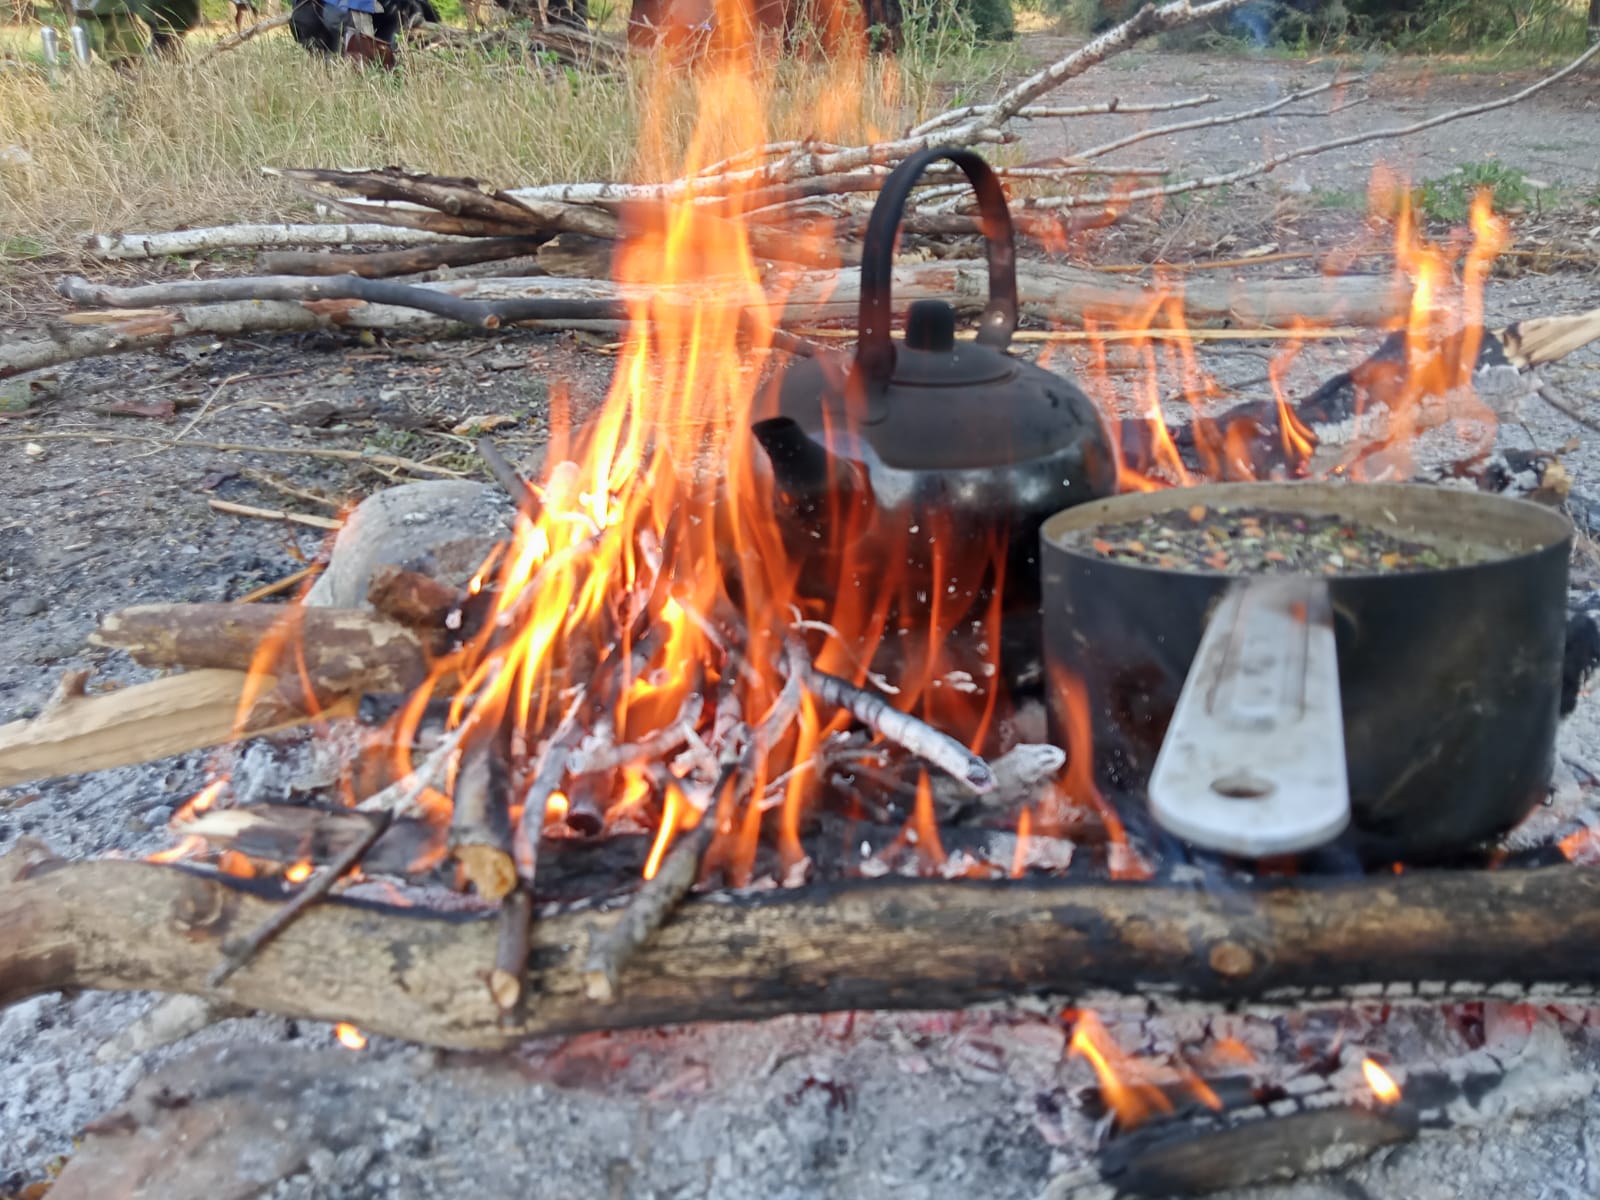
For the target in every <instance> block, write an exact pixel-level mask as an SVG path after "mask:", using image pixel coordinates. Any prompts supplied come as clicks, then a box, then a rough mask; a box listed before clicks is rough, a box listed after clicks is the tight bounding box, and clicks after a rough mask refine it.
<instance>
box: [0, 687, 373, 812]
mask: <svg viewBox="0 0 1600 1200" xmlns="http://www.w3.org/2000/svg"><path fill="white" fill-rule="evenodd" d="M246 680H247V676H246V674H245V672H243V671H227V670H205V671H190V672H188V673H186V674H183V675H173V676H169V677H168V678H165V679H155V680H152V681H151V682H149V683H140V684H135V685H134V686H132V687H126V688H122V689H120V690H118V691H114V692H105V693H101V694H99V695H93V696H83V697H79V698H75V699H68V700H66V701H64V702H63V703H62V704H60V705H58V706H56V707H55V708H53V709H52V710H51V711H49V712H46V713H43V714H41V715H40V716H37V717H35V718H33V719H32V720H28V721H13V722H12V723H11V724H9V725H0V787H9V786H11V785H13V784H18V783H26V782H27V781H29V780H33V779H51V778H54V777H56V776H59V775H72V774H77V773H79V772H83V771H104V770H107V769H108V768H111V767H125V766H129V765H132V764H134V763H142V762H151V761H153V760H155V759H158V758H165V757H167V756H168V755H171V754H182V753H184V752H186V751H189V750H200V749H204V748H205V747H208V746H219V745H222V744H223V743H225V742H230V741H233V740H234V739H235V738H236V737H239V736H242V735H245V734H256V733H266V732H269V731H271V730H275V729H287V728H289V727H291V726H294V725H299V724H303V723H304V722H306V721H308V720H310V719H311V718H310V717H308V716H306V715H305V714H304V713H302V712H299V711H297V710H295V709H293V708H291V707H289V706H288V705H287V704H286V703H284V702H283V701H282V699H281V698H279V697H278V696H277V695H275V694H274V693H273V690H272V689H273V684H274V681H273V680H272V679H270V678H269V679H267V680H266V681H265V683H264V694H263V698H262V700H260V701H259V702H257V704H256V705H255V706H254V707H253V708H252V709H251V710H250V712H248V713H247V714H245V716H244V719H243V720H242V721H240V720H238V719H237V717H238V711H239V705H240V702H241V700H242V699H243V697H244V695H245V685H246ZM354 711H355V702H354V700H350V701H341V702H337V703H330V704H328V705H326V706H325V707H324V708H323V709H322V712H321V715H322V716H341V715H348V714H349V713H353V712H354Z"/></svg>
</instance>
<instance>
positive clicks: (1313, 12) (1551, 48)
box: [1036, 0, 1588, 54]
mask: <svg viewBox="0 0 1600 1200" xmlns="http://www.w3.org/2000/svg"><path fill="white" fill-rule="evenodd" d="M1036 2H1038V3H1041V4H1043V6H1044V7H1045V8H1046V10H1047V11H1051V12H1054V13H1056V14H1057V15H1058V16H1060V18H1061V19H1062V22H1063V24H1064V25H1066V26H1067V27H1069V28H1072V29H1075V30H1077V31H1079V32H1085V33H1087V32H1098V31H1100V30H1102V29H1105V28H1107V27H1108V26H1110V25H1112V24H1114V23H1115V22H1117V21H1120V20H1123V19H1125V18H1127V17H1128V16H1130V15H1132V13H1133V12H1134V10H1135V9H1137V8H1138V7H1139V3H1140V0H1036ZM1587 9H1588V0H1258V2H1255V3H1250V4H1246V5H1245V6H1244V7H1243V8H1242V9H1240V10H1238V11H1237V12H1236V13H1233V14H1230V15H1229V16H1226V17H1223V18H1220V19H1219V20H1217V21H1214V22H1212V24H1211V26H1210V30H1209V32H1210V33H1211V34H1212V35H1214V36H1216V35H1220V36H1223V37H1227V38H1230V39H1234V40H1239V41H1244V42H1247V43H1253V44H1255V45H1259V46H1264V45H1267V44H1269V43H1271V44H1278V45H1288V46H1300V47H1305V48H1311V47H1323V46H1329V45H1349V46H1373V45H1386V46H1391V47H1393V48H1395V49H1399V50H1414V51H1431V52H1440V51H1450V50H1453V51H1469V50H1490V51H1494V50H1501V49H1505V48H1510V47H1514V48H1517V49H1520V50H1523V51H1526V52H1532V53H1537V54H1569V53H1576V52H1577V51H1578V50H1580V49H1582V47H1583V44H1584V41H1585V27H1586V24H1587V22H1586V14H1587ZM1188 37H1189V39H1190V40H1193V35H1192V34H1190V35H1188Z"/></svg>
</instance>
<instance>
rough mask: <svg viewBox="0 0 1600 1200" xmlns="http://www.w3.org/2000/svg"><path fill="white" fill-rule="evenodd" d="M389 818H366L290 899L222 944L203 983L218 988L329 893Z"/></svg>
mask: <svg viewBox="0 0 1600 1200" xmlns="http://www.w3.org/2000/svg"><path fill="white" fill-rule="evenodd" d="M389 818H390V814H389V813H386V812H383V813H379V814H378V815H377V816H375V817H371V818H369V824H368V827H367V832H366V834H365V835H364V836H362V837H360V838H357V839H356V840H355V841H354V842H352V843H350V846H349V848H348V849H346V850H345V852H344V853H343V854H341V855H339V857H338V858H336V859H334V860H333V862H331V863H329V864H328V865H327V866H325V867H323V868H322V869H321V870H320V871H318V872H317V873H316V874H315V875H313V876H312V877H311V878H310V879H308V880H306V882H305V886H304V887H302V888H301V889H300V890H299V891H298V892H296V893H295V895H294V897H293V899H291V900H290V901H289V902H288V903H287V904H285V905H284V906H283V907H282V908H280V909H278V911H277V912H275V913H273V914H272V916H271V917H270V918H268V919H267V920H266V921H263V922H262V923H261V924H260V925H258V926H257V927H256V929H255V931H254V932H252V933H251V934H250V935H249V936H248V937H246V938H245V939H243V940H242V941H240V942H237V943H232V944H228V943H224V945H223V952H224V953H226V954H227V958H225V959H224V960H223V961H222V962H221V963H219V964H218V965H217V967H216V969H215V970H213V971H212V972H211V974H209V975H207V976H206V986H207V987H213V988H214V987H221V986H222V984H223V983H225V982H227V980H228V978H229V976H231V975H232V974H233V973H234V972H235V971H237V970H238V969H239V968H240V967H242V966H244V965H245V964H246V963H248V962H249V961H250V960H251V959H252V958H254V957H255V956H256V955H257V954H259V953H260V952H261V950H262V949H263V948H264V947H265V946H267V945H268V944H269V943H270V942H271V941H272V939H273V938H275V937H277V936H278V935H279V934H280V933H282V932H283V931H284V930H285V929H287V928H289V926H290V925H291V924H293V923H294V920H295V918H297V917H298V916H299V915H300V914H301V913H303V912H305V911H306V909H308V908H310V907H311V906H312V905H313V904H315V903H316V902H317V901H318V900H320V899H322V898H323V897H324V896H326V895H327V894H328V893H329V892H331V891H332V890H333V885H334V884H336V883H338V882H339V879H340V877H341V876H342V875H344V874H345V872H347V871H349V870H351V869H352V868H353V867H355V866H356V864H358V863H359V862H360V861H361V858H362V856H363V855H364V854H366V852H367V851H368V850H369V849H371V847H372V843H374V842H376V841H377V840H378V839H379V838H380V837H382V836H383V831H384V830H385V829H387V828H389Z"/></svg>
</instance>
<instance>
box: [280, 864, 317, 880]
mask: <svg viewBox="0 0 1600 1200" xmlns="http://www.w3.org/2000/svg"><path fill="white" fill-rule="evenodd" d="M283 877H284V878H285V879H287V880H288V881H289V882H290V883H304V882H305V881H306V880H308V879H310V878H311V864H310V863H309V862H307V861H306V860H304V859H301V860H300V861H299V862H297V863H295V864H293V865H292V866H290V867H289V868H288V870H286V871H284V873H283Z"/></svg>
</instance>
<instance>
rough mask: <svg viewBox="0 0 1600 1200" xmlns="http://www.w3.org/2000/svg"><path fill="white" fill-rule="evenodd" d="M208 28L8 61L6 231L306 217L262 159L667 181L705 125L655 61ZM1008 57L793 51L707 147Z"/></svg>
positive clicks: (815, 125)
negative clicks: (369, 63)
mask: <svg viewBox="0 0 1600 1200" xmlns="http://www.w3.org/2000/svg"><path fill="white" fill-rule="evenodd" d="M29 32H30V31H23V36H24V38H26V36H27V34H28V33H29ZM215 32H216V31H210V32H209V33H208V34H202V33H199V32H197V33H196V34H193V35H191V36H190V38H189V43H190V58H191V61H190V62H187V63H177V64H169V63H163V62H148V63H144V64H141V65H140V68H139V69H138V70H137V71H135V72H133V73H132V74H123V73H119V72H115V71H112V70H109V69H103V68H100V67H98V66H97V67H96V68H94V69H92V70H89V71H77V70H71V69H67V70H63V71H61V72H59V73H58V74H57V76H56V78H55V79H54V80H51V79H50V78H48V77H47V76H46V74H45V72H44V71H43V70H42V69H11V70H5V71H0V148H4V147H7V146H11V145H17V146H20V147H22V148H23V150H24V151H25V153H26V161H25V162H23V163H21V164H20V165H16V164H10V163H7V162H5V161H3V160H0V230H3V231H4V232H5V236H6V237H7V238H12V239H15V238H26V239H31V240H30V241H29V242H28V245H30V246H31V245H35V244H43V245H47V246H69V245H71V244H72V243H73V242H74V241H75V240H76V238H77V237H78V236H79V235H81V234H83V233H85V232H87V231H90V230H97V231H108V230H130V229H139V228H172V227H175V226H178V225H185V224H188V225H201V224H215V223H220V222H224V221H234V220H283V219H304V218H305V217H306V216H307V215H308V214H309V206H308V205H307V203H306V202H305V201H304V200H302V199H300V198H299V197H297V196H295V195H293V194H292V193H290V192H289V191H288V190H287V189H286V188H284V187H283V186H282V185H280V184H278V183H276V182H274V181H273V180H270V179H266V178H263V177H262V175H261V174H260V168H261V167H262V166H267V165H274V166H350V165H358V166H378V165H383V164H388V163H397V164H402V165H406V166H409V167H413V168H416V169H420V170H427V171H432V172H436V173H439V174H452V175H470V176H474V177H477V178H483V179H487V180H491V181H493V182H495V183H497V184H500V185H502V186H520V185H526V184H538V183H546V182H558V181H564V180H614V179H647V178H651V177H663V176H665V175H669V174H675V173H676V172H677V170H678V169H679V168H680V167H681V162H682V157H683V154H684V153H685V151H686V148H687V147H688V145H689V142H690V138H691V136H692V135H693V134H694V133H695V130H696V125H697V96H698V93H697V90H696V89H697V83H696V82H695V80H694V78H693V77H692V76H688V75H687V73H679V74H678V75H676V76H665V75H663V74H660V73H656V72H654V71H653V69H652V64H651V63H650V62H649V61H648V60H641V61H638V62H635V63H634V64H632V67H631V68H630V71H629V72H627V73H625V74H623V75H621V76H604V75H600V74H595V73H589V72H580V71H569V70H566V69H550V68H549V67H548V66H547V65H546V64H544V63H542V62H541V61H539V59H538V58H536V57H535V56H533V55H531V54H522V53H520V52H515V51H511V52H501V53H500V54H499V55H498V56H496V57H494V58H490V57H487V56H485V55H481V54H468V53H464V52H462V51H460V50H451V51H443V50H440V51H422V50H412V51H410V52H407V53H405V54H403V56H402V58H403V65H402V69H401V70H400V71H399V72H397V73H394V74H385V73H383V72H378V71H362V70H360V69H356V68H354V67H352V65H351V64H349V63H347V62H340V61H333V62H328V61H323V60H321V59H317V58H314V57H312V56H311V55H308V54H307V53H305V51H303V50H302V49H301V48H300V47H298V46H296V45H295V44H294V43H293V41H292V40H290V39H289V38H288V37H287V36H286V35H283V34H281V33H274V34H269V35H267V36H265V37H262V38H259V39H257V40H256V41H253V42H251V43H249V44H247V45H245V46H242V47H240V48H238V49H237V50H234V51H231V52H230V53H228V54H224V55H220V56H218V57H216V58H215V59H213V60H211V61H209V62H206V63H200V64H197V63H195V62H193V61H192V59H193V58H194V57H195V56H196V55H197V54H198V52H199V51H200V50H201V49H202V48H203V47H204V46H205V45H206V44H207V43H208V42H209V41H210V40H211V36H213V35H214V34H215ZM15 36H16V35H15V34H13V35H12V40H13V41H14V40H15ZM1010 53H1011V52H1010V51H1009V50H993V49H990V50H982V49H976V48H974V47H973V46H972V45H971V43H970V41H969V42H966V43H965V44H963V43H962V41H961V40H960V39H959V38H958V37H955V36H953V35H952V36H950V37H945V36H943V35H937V34H931V35H930V37H929V38H928V39H927V40H925V41H921V42H918V43H917V44H914V45H913V46H912V47H910V48H909V49H908V51H907V52H906V53H904V54H902V55H901V56H900V58H899V59H898V60H896V61H893V62H889V63H883V62H878V61H870V62H863V61H860V60H855V61H850V62H840V61H835V62H832V63H828V62H820V61H810V60H805V59H792V60H785V61H783V62H781V63H778V64H776V65H775V66H774V67H773V68H772V70H771V72H770V74H769V75H768V76H767V77H766V78H764V79H763V80H762V81H761V82H759V83H757V84H755V85H752V86H751V87H750V88H748V89H747V90H746V91H745V93H743V94H744V96H745V97H746V98H747V99H748V101H749V102H748V103H743V104H737V105H724V106H723V107H722V110H720V111H718V112H716V113H714V114H712V115H713V118H714V120H713V124H714V125H715V126H716V127H715V128H712V129H711V130H710V143H711V146H712V148H713V149H714V150H715V151H717V152H718V154H719V156H720V153H721V152H724V151H728V150H731V149H735V148H741V147H742V146H744V145H746V144H748V141H749V140H754V141H761V140H767V139H771V140H779V139H790V138H799V137H806V136H812V137H818V138H821V139H824V140H828V141H838V142H845V143H851V144H855V143H859V142H863V141H868V140H872V139H874V138H876V137H880V136H883V135H885V134H892V133H893V132H894V131H895V130H897V129H899V128H901V127H903V126H904V125H905V124H907V123H910V122H913V121H915V120H918V119H920V118H921V117H923V116H926V115H928V114H929V113H931V112H932V111H935V110H936V109H938V108H942V107H944V81H945V80H948V79H966V80H971V79H974V78H977V79H981V80H984V81H986V82H985V83H983V84H982V85H978V86H970V87H968V88H966V89H965V92H966V98H967V99H968V100H970V101H982V100H985V99H987V98H988V97H989V96H990V95H992V94H993V92H994V91H995V90H997V88H998V86H999V79H1000V77H1001V76H1002V75H1003V73H1004V70H1003V66H1002V65H1001V64H1003V62H1004V61H1005V60H1006V59H1005V56H1007V55H1009V54H1010ZM646 124H648V125H650V127H651V134H652V136H651V137H650V138H646V137H644V136H643V133H644V130H643V127H644V126H645V125H646ZM15 257H17V256H14V255H12V254H11V253H10V252H9V251H6V250H0V261H4V260H6V259H14V258H15Z"/></svg>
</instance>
